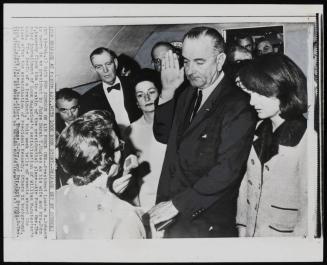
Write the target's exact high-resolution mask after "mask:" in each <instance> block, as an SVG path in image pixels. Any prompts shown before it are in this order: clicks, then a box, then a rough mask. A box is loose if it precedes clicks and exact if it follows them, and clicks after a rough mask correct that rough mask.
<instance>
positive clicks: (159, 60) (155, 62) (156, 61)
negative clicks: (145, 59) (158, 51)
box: [152, 58, 161, 65]
mask: <svg viewBox="0 0 327 265" xmlns="http://www.w3.org/2000/svg"><path fill="white" fill-rule="evenodd" d="M152 63H153V64H155V65H161V59H160V58H157V59H152Z"/></svg>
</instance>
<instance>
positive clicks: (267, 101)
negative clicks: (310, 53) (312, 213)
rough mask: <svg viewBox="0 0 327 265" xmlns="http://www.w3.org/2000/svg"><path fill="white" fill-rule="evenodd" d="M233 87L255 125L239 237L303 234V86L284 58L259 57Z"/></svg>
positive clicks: (296, 69)
mask: <svg viewBox="0 0 327 265" xmlns="http://www.w3.org/2000/svg"><path fill="white" fill-rule="evenodd" d="M236 81H237V83H238V85H239V86H240V87H241V88H242V89H243V91H245V92H246V93H248V94H249V95H250V97H251V100H250V104H251V105H252V106H253V107H254V108H255V110H256V111H257V113H258V117H259V118H260V119H261V121H259V123H258V124H257V128H256V133H255V137H254V140H253V145H252V148H251V151H250V155H249V158H248V162H247V171H246V174H245V176H244V179H243V181H242V184H241V187H240V192H239V197H238V208H237V218H236V223H237V227H238V231H239V236H251V237H252V236H274V237H275V236H306V235H307V233H308V185H307V183H308V172H309V171H308V161H307V157H308V151H309V150H307V147H308V145H307V141H308V138H309V136H310V137H311V136H314V133H313V132H311V130H309V128H307V120H306V119H305V118H304V116H303V114H304V113H305V112H307V80H306V77H305V76H304V74H303V72H302V71H301V70H300V68H299V67H298V66H297V65H296V64H295V63H294V62H293V61H292V60H291V59H290V58H288V57H287V56H285V55H277V54H270V55H263V56H262V57H260V58H258V59H256V60H255V61H254V62H252V63H250V64H248V65H247V67H245V68H242V69H241V70H240V72H239V74H238V78H237V80H236Z"/></svg>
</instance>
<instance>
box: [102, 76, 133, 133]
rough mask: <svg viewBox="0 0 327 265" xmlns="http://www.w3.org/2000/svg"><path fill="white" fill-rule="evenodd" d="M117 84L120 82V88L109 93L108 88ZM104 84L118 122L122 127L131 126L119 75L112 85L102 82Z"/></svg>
mask: <svg viewBox="0 0 327 265" xmlns="http://www.w3.org/2000/svg"><path fill="white" fill-rule="evenodd" d="M116 84H120V90H116V89H112V90H111V91H110V93H108V90H107V88H108V87H111V86H114V85H116ZM102 86H103V91H104V93H105V95H106V97H107V100H108V102H109V104H110V106H111V108H112V110H113V112H114V114H115V118H116V122H117V124H118V125H119V126H120V127H121V126H123V127H127V126H129V125H130V122H129V118H128V114H127V111H126V109H125V105H124V92H123V88H122V84H121V83H120V80H119V78H118V76H117V77H116V80H115V83H113V84H112V85H108V84H107V83H104V82H102Z"/></svg>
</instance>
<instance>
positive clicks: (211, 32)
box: [183, 27, 225, 53]
mask: <svg viewBox="0 0 327 265" xmlns="http://www.w3.org/2000/svg"><path fill="white" fill-rule="evenodd" d="M201 36H210V37H211V38H212V40H213V41H214V43H213V46H214V48H215V49H216V50H217V51H218V53H222V52H224V51H225V41H224V38H223V37H222V36H221V34H220V33H219V32H218V31H217V30H216V29H214V28H209V27H196V28H192V29H191V30H190V31H189V32H187V33H186V34H185V35H184V38H183V42H184V40H185V39H186V38H188V39H198V38H200V37H201Z"/></svg>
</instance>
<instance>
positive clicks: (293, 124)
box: [253, 116, 307, 164]
mask: <svg viewBox="0 0 327 265" xmlns="http://www.w3.org/2000/svg"><path fill="white" fill-rule="evenodd" d="M306 128H307V120H306V119H305V118H304V117H303V116H301V117H298V118H295V119H292V120H285V121H284V122H283V123H282V124H281V125H280V126H279V127H278V128H277V129H276V130H275V131H274V132H273V131H272V123H271V120H270V119H265V120H264V121H263V122H262V123H260V125H259V126H258V128H257V130H256V132H255V135H256V136H257V139H256V140H255V141H254V143H253V147H254V150H255V151H256V153H257V156H258V157H259V159H260V161H261V163H262V164H264V163H266V162H267V161H269V160H270V159H271V158H272V157H273V156H275V155H277V154H278V150H279V145H282V146H289V147H294V146H296V145H298V143H299V142H300V141H301V139H302V137H303V135H304V133H305V131H306Z"/></svg>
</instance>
